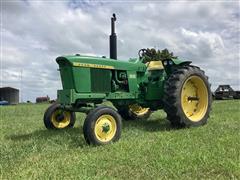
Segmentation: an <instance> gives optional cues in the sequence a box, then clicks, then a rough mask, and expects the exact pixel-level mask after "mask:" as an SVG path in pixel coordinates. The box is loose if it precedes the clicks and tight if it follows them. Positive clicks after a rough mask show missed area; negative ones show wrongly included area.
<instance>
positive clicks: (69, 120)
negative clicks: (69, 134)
mask: <svg viewBox="0 0 240 180" xmlns="http://www.w3.org/2000/svg"><path fill="white" fill-rule="evenodd" d="M75 121H76V115H75V113H74V112H70V111H67V110H63V109H61V106H60V104H58V103H54V104H52V105H51V106H49V107H48V109H47V110H46V111H45V113H44V117H43V122H44V125H45V127H46V128H47V129H64V128H71V127H73V126H74V124H75Z"/></svg>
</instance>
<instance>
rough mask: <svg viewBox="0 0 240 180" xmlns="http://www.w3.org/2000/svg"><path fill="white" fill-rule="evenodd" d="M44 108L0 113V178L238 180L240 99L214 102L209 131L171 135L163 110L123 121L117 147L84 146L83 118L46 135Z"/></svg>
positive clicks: (191, 130)
mask: <svg viewBox="0 0 240 180" xmlns="http://www.w3.org/2000/svg"><path fill="white" fill-rule="evenodd" d="M47 107H48V104H40V105H36V104H32V105H17V106H5V107H0V110H1V114H0V116H1V122H0V123H1V135H0V137H1V142H0V144H1V147H0V149H1V160H0V164H1V172H0V174H1V179H11V180H12V179H197V178H198V179H200V178H201V179H239V178H240V154H239V152H240V101H215V102H214V103H213V108H212V112H211V118H210V119H209V122H208V124H207V125H205V126H202V127H198V128H187V129H173V128H171V126H170V124H169V122H168V121H167V120H166V119H165V118H166V115H165V113H164V112H163V111H157V112H155V113H153V114H152V115H151V117H150V119H148V120H143V121H123V131H122V137H121V139H120V141H118V142H117V143H114V144H110V145H106V146H98V147H94V146H89V145H87V144H86V143H85V140H84V137H83V132H82V125H83V121H84V119H85V114H81V113H77V122H76V124H75V127H74V128H73V129H67V130H57V131H56V130H55V131H49V130H47V129H45V127H44V125H43V121H42V117H43V114H44V111H45V109H46V108H47Z"/></svg>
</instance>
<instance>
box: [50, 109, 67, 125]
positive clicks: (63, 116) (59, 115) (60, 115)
mask: <svg viewBox="0 0 240 180" xmlns="http://www.w3.org/2000/svg"><path fill="white" fill-rule="evenodd" d="M51 121H52V124H53V125H54V127H56V128H58V129H62V128H65V127H67V126H68V125H69V124H70V122H71V113H70V112H69V111H63V110H60V109H57V110H56V111H54V112H53V114H52V117H51Z"/></svg>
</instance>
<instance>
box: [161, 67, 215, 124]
mask: <svg viewBox="0 0 240 180" xmlns="http://www.w3.org/2000/svg"><path fill="white" fill-rule="evenodd" d="M211 104H212V93H211V90H210V84H209V82H208V77H207V76H205V74H204V71H202V70H201V69H200V68H198V67H195V66H183V67H179V68H178V69H176V70H175V71H174V72H173V73H172V74H171V75H170V77H169V78H168V79H167V81H166V82H165V86H164V111H165V112H166V113H167V119H168V120H169V121H170V122H171V124H172V125H173V126H177V127H190V126H200V125H204V124H206V123H207V120H208V117H209V113H210V110H211Z"/></svg>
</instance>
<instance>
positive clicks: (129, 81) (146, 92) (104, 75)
mask: <svg viewBox="0 0 240 180" xmlns="http://www.w3.org/2000/svg"><path fill="white" fill-rule="evenodd" d="M56 61H57V63H58V64H59V67H60V68H59V69H60V74H61V80H62V85H63V90H59V91H58V101H59V102H60V103H61V104H62V105H64V106H66V107H67V106H68V107H69V106H70V107H71V106H72V109H74V111H76V106H74V105H75V104H76V103H79V102H80V103H96V102H98V103H99V102H101V101H103V100H109V101H112V102H113V103H114V104H125V105H127V104H131V103H141V104H142V105H144V104H145V106H151V104H158V106H159V107H154V108H161V99H162V97H163V87H164V82H165V79H166V78H167V77H168V76H169V74H171V73H172V68H173V67H174V68H175V67H176V66H181V65H183V64H184V63H189V62H187V61H186V62H183V61H181V60H179V59H177V58H175V59H172V62H173V63H172V65H171V66H166V67H165V69H163V70H154V71H148V70H147V66H146V65H145V64H144V63H142V62H141V61H140V59H138V58H136V59H130V60H129V61H121V60H113V59H108V58H101V57H91V56H62V57H58V58H57V60H56ZM77 110H78V111H81V108H79V109H77Z"/></svg>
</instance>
